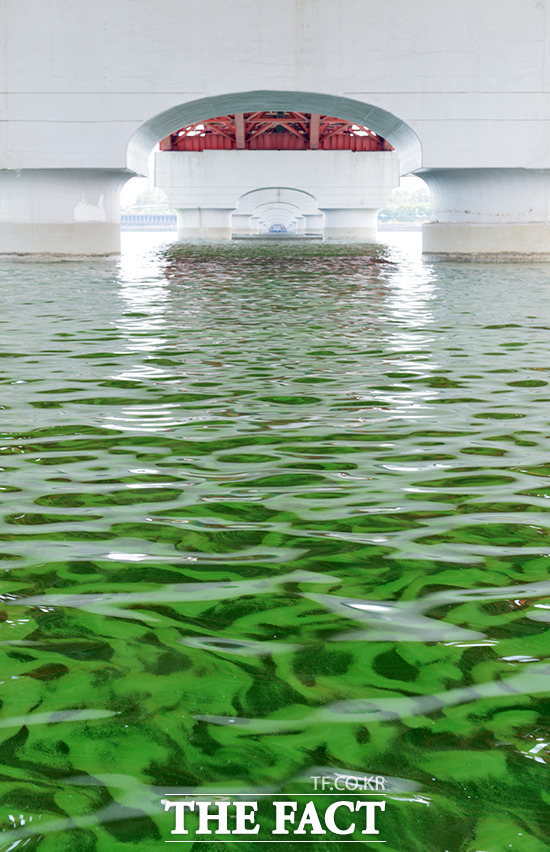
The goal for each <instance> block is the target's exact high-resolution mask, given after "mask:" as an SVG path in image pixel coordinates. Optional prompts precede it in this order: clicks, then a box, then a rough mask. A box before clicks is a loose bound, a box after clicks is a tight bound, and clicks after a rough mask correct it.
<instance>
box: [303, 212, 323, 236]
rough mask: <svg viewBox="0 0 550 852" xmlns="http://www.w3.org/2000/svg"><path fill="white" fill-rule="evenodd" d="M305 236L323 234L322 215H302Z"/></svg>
mask: <svg viewBox="0 0 550 852" xmlns="http://www.w3.org/2000/svg"><path fill="white" fill-rule="evenodd" d="M304 220H305V230H306V234H322V233H323V215H322V213H304Z"/></svg>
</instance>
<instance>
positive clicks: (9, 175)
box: [0, 169, 132, 257]
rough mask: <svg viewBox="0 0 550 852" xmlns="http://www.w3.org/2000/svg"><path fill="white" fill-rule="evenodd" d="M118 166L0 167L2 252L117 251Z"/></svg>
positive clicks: (122, 178)
mask: <svg viewBox="0 0 550 852" xmlns="http://www.w3.org/2000/svg"><path fill="white" fill-rule="evenodd" d="M130 177H132V174H131V173H130V172H127V171H125V170H122V169H120V170H119V169H22V170H15V169H14V170H11V169H2V170H0V255H3V256H10V255H13V256H19V255H44V254H46V255H59V256H68V257H71V256H73V257H74V256H80V255H97V256H105V255H112V254H118V253H119V252H120V190H121V189H122V187H123V185H124V184H125V182H126V181H127V180H128V178H130Z"/></svg>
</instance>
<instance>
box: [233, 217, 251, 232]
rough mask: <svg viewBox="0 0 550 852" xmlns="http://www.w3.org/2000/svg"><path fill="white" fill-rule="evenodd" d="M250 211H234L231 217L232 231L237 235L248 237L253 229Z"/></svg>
mask: <svg viewBox="0 0 550 852" xmlns="http://www.w3.org/2000/svg"><path fill="white" fill-rule="evenodd" d="M251 220H252V217H251V216H250V213H233V215H232V217H231V232H232V234H233V236H235V237H248V236H250V235H251V234H252V233H253V231H252V221H251Z"/></svg>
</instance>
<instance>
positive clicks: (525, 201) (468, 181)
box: [418, 168, 550, 261]
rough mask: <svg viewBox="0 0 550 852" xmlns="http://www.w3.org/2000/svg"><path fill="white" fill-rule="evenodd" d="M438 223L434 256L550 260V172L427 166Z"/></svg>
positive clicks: (430, 232)
mask: <svg viewBox="0 0 550 852" xmlns="http://www.w3.org/2000/svg"><path fill="white" fill-rule="evenodd" d="M418 174H419V175H420V177H422V178H423V179H424V180H425V181H426V183H427V184H428V186H429V187H430V190H431V193H432V215H433V221H432V222H430V223H429V224H427V225H424V226H423V233H422V249H423V253H424V256H425V257H426V258H427V259H430V260H489V261H490V260H502V261H506V260H518V261H529V260H550V171H548V170H545V169H500V168H494V169H488V168H483V169H425V170H423V171H421V172H419V173H418Z"/></svg>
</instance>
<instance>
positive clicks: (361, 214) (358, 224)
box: [321, 207, 378, 240]
mask: <svg viewBox="0 0 550 852" xmlns="http://www.w3.org/2000/svg"><path fill="white" fill-rule="evenodd" d="M321 210H322V212H323V213H324V215H325V227H324V231H323V234H324V236H325V239H329V240H375V239H376V233H377V226H376V223H377V216H378V208H364V207H357V208H355V207H336V208H335V207H321Z"/></svg>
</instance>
